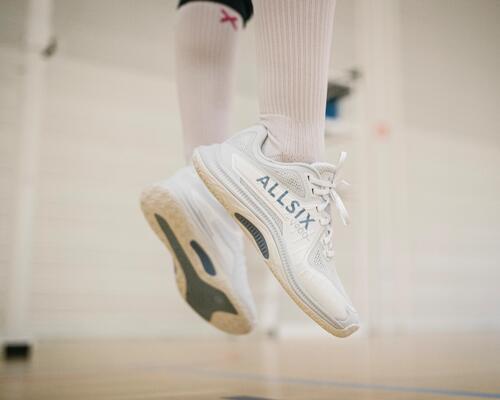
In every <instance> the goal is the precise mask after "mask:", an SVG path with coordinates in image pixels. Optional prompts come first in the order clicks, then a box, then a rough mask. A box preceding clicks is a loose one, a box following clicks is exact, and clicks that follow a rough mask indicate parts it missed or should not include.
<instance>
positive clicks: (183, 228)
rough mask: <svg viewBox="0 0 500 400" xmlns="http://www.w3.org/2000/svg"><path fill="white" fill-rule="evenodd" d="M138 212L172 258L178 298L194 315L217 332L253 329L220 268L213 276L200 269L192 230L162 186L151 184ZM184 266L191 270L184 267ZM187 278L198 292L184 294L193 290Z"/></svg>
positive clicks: (231, 332) (193, 230) (174, 199)
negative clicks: (217, 330) (172, 233)
mask: <svg viewBox="0 0 500 400" xmlns="http://www.w3.org/2000/svg"><path fill="white" fill-rule="evenodd" d="M141 209H142V212H143V214H144V216H145V218H146V220H147V222H148V224H149V226H150V227H151V229H152V230H153V231H154V232H155V234H156V236H158V238H159V239H160V240H161V241H162V243H163V244H164V245H165V247H166V248H167V249H168V251H169V252H170V254H171V255H172V259H173V262H174V270H175V279H176V283H177V287H178V289H179V292H180V294H181V296H182V298H183V299H184V300H185V301H186V302H187V303H188V304H189V305H190V306H191V308H192V309H193V310H194V311H195V312H196V313H197V314H198V315H200V316H201V317H202V318H204V319H205V320H206V321H207V322H209V323H210V324H212V325H213V326H215V327H216V328H218V329H220V330H221V331H224V332H226V333H230V334H235V335H242V334H246V333H249V332H250V331H251V330H252V327H253V321H252V320H251V318H250V315H251V314H250V313H249V312H247V309H246V307H245V306H244V305H243V304H241V302H239V301H238V299H237V297H236V296H235V295H234V293H233V292H232V290H231V285H230V282H229V280H228V279H227V277H226V276H225V275H224V273H223V271H221V270H220V268H219V269H218V270H217V273H216V274H215V275H214V274H213V272H212V271H209V272H207V271H206V269H205V268H204V267H203V263H202V259H201V258H200V256H199V250H198V249H197V248H196V246H193V245H192V241H193V238H196V230H195V228H194V227H193V226H192V224H191V223H190V222H189V216H188V215H187V212H186V211H185V209H184V207H183V206H182V204H181V202H180V201H178V200H177V198H176V197H175V196H174V195H173V194H172V193H171V192H170V191H169V190H168V189H166V188H165V187H163V186H160V185H153V186H151V187H150V188H148V189H146V190H144V191H143V193H142V195H141ZM169 230H170V231H171V232H175V238H174V242H171V240H172V237H171V238H170V240H169V238H168V237H167V235H166V233H165V232H166V231H167V232H169ZM197 239H198V240H197V242H196V243H197V245H198V246H199V244H198V242H200V244H201V246H202V247H204V248H205V249H206V248H208V246H205V244H204V243H202V240H201V239H200V238H197ZM175 240H176V241H175ZM174 246H175V247H176V248H175V249H174ZM179 246H180V247H181V248H182V251H181V254H179ZM197 251H198V253H197ZM182 253H184V254H182ZM186 257H187V259H188V260H186ZM182 263H184V264H182ZM187 265H189V266H190V267H191V266H192V268H186V266H187ZM188 279H191V281H196V282H195V284H196V287H195V289H198V290H193V289H191V290H190V292H189V293H188V289H189V287H193V283H192V282H188ZM190 283H191V285H190ZM199 288H201V289H203V290H200V289H199ZM211 288H213V289H211ZM197 291H198V292H197ZM214 310H215V311H214Z"/></svg>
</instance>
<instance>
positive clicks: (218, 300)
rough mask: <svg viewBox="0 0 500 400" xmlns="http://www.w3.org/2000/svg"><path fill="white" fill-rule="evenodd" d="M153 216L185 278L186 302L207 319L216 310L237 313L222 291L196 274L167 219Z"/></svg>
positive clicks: (156, 215) (208, 319)
mask: <svg viewBox="0 0 500 400" xmlns="http://www.w3.org/2000/svg"><path fill="white" fill-rule="evenodd" d="M155 218H156V221H157V222H158V225H159V226H160V228H161V230H162V231H163V233H164V234H165V237H166V239H167V240H168V242H169V243H170V246H171V248H172V250H173V252H174V253H175V257H176V258H177V261H178V263H179V266H180V267H181V268H182V271H183V272H184V276H185V278H186V302H187V303H188V304H189V305H190V306H191V307H192V308H193V310H194V311H196V313H197V314H199V315H200V316H201V317H202V318H203V319H205V320H207V321H210V319H211V318H212V315H213V313H215V312H217V311H221V312H226V313H229V314H235V315H236V314H238V311H237V310H236V308H234V306H233V304H232V303H231V301H230V300H229V299H228V298H227V296H226V295H225V294H224V293H223V292H222V291H220V290H219V289H217V288H215V287H213V286H211V285H209V284H208V283H206V282H205V281H203V280H202V279H201V278H200V277H199V276H198V274H197V273H196V270H195V269H194V267H193V264H192V263H191V261H190V260H189V257H188V256H187V254H186V252H185V251H184V249H183V248H182V246H181V244H180V242H179V240H178V239H177V237H176V236H175V234H174V232H173V231H172V229H171V228H170V225H169V224H168V223H167V221H166V220H165V219H164V218H162V217H161V216H160V215H158V214H155Z"/></svg>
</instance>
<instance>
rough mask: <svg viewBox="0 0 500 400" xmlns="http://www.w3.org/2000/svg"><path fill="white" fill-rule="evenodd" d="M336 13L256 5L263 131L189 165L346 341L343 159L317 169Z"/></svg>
mask: <svg viewBox="0 0 500 400" xmlns="http://www.w3.org/2000/svg"><path fill="white" fill-rule="evenodd" d="M334 6H335V1H334V0H314V1H306V0H259V1H258V3H257V7H256V17H257V29H256V31H257V50H258V65H259V69H260V82H259V101H260V107H261V110H260V111H261V115H260V124H258V125H256V126H253V127H250V128H248V129H245V130H243V131H242V132H240V133H238V134H236V135H234V136H232V137H231V138H230V139H228V140H226V142H224V143H223V144H220V145H219V144H215V145H212V146H202V147H200V148H198V149H196V150H195V152H194V155H193V164H194V167H195V168H196V171H197V172H198V174H199V175H200V177H201V178H202V180H203V182H204V183H205V185H207V187H208V188H209V189H210V191H211V192H212V193H213V194H214V195H215V197H216V198H217V199H218V200H219V201H220V203H221V204H222V205H223V206H224V207H225V208H226V210H227V211H228V212H229V213H230V215H232V216H233V217H234V218H235V220H236V221H238V223H239V224H240V225H241V227H242V228H243V229H244V230H245V232H246V233H247V234H248V235H249V237H250V238H251V240H252V241H254V243H255V245H256V247H257V249H258V251H260V253H261V254H262V256H263V258H264V259H265V260H266V263H267V264H268V266H269V268H270V269H271V270H272V271H273V273H274V276H275V277H276V278H277V279H278V281H279V282H280V283H281V285H282V286H283V288H284V289H285V291H286V292H287V293H288V294H289V295H290V297H291V298H292V299H293V300H294V301H295V302H296V303H297V305H298V306H299V307H301V308H302V309H303V310H304V312H305V313H306V314H307V315H309V316H310V317H311V318H312V319H313V320H314V321H316V322H317V323H318V324H319V325H320V326H322V327H323V328H324V329H326V330H327V331H328V332H330V333H332V334H333V335H336V336H339V337H346V336H349V335H351V334H352V333H354V332H355V331H356V330H357V329H358V327H359V317H358V314H357V312H356V310H355V308H354V306H353V304H352V302H351V300H350V299H349V296H348V295H347V292H346V291H345V289H344V287H343V285H342V283H341V281H340V279H339V277H338V275H337V273H336V270H335V265H334V254H335V253H334V251H333V220H332V215H331V214H332V211H333V210H334V209H336V210H337V211H338V214H339V216H340V219H341V220H342V221H343V222H344V223H347V220H348V214H347V210H346V208H345V206H344V203H343V201H342V198H341V196H340V193H339V192H338V188H339V186H340V184H341V183H342V181H341V180H339V178H338V176H339V170H340V167H341V165H342V163H343V161H344V159H345V153H343V154H342V155H341V157H340V159H339V161H338V163H337V164H336V165H331V164H328V163H326V162H318V161H319V160H321V159H322V154H323V151H324V139H323V134H324V132H323V129H324V120H325V103H326V91H327V74H328V64H329V55H330V45H331V33H332V25H333V13H334ZM298 161H300V162H298ZM307 164H308V165H307Z"/></svg>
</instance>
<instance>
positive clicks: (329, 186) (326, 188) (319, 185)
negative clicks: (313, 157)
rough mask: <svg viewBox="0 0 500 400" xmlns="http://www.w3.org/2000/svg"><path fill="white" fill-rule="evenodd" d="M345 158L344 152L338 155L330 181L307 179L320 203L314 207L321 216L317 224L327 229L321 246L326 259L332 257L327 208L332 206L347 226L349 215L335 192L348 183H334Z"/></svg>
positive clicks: (343, 181)
mask: <svg viewBox="0 0 500 400" xmlns="http://www.w3.org/2000/svg"><path fill="white" fill-rule="evenodd" d="M346 157H347V153H346V152H345V151H343V152H342V153H340V157H339V160H338V162H337V165H336V166H335V169H334V170H333V172H332V177H331V179H319V178H315V177H314V176H311V177H310V178H309V181H310V182H311V184H312V185H314V188H313V194H314V195H315V196H318V197H319V198H320V199H321V203H320V204H319V205H317V206H316V209H317V210H318V212H319V213H320V215H321V218H320V219H319V223H320V224H321V225H322V226H326V227H327V228H326V232H325V233H324V235H323V237H322V241H323V244H324V245H325V256H326V257H327V258H332V257H333V255H334V251H333V240H332V238H333V228H332V217H331V214H330V212H328V211H327V208H328V206H329V205H330V204H334V205H335V207H336V208H337V210H338V212H339V215H340V218H341V220H342V222H343V224H344V225H347V224H348V223H349V213H348V212H347V209H346V207H345V205H344V201H343V200H342V198H341V197H340V194H339V193H338V192H337V189H338V188H339V186H340V185H345V186H349V182H347V181H346V180H341V181H339V182H337V181H336V178H337V175H338V171H339V169H340V168H341V166H342V164H343V163H344V161H345V159H346Z"/></svg>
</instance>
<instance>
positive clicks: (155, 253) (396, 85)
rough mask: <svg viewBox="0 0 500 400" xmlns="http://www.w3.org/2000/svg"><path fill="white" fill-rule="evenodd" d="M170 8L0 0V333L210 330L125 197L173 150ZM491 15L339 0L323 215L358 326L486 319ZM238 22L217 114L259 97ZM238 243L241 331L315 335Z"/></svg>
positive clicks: (491, 300) (168, 0) (460, 3)
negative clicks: (334, 182) (330, 165)
mask: <svg viewBox="0 0 500 400" xmlns="http://www.w3.org/2000/svg"><path fill="white" fill-rule="evenodd" d="M175 10H176V2H175V1H173V0H147V1H141V2H138V1H133V0H121V1H116V0H115V1H113V0H85V1H83V0H31V1H28V0H0V336H1V338H2V339H3V340H4V341H9V340H14V339H15V340H28V341H33V342H35V343H36V342H41V341H44V340H56V339H57V340H58V339H65V340H66V339H87V338H91V339H95V338H113V339H114V338H117V339H119V338H158V337H159V338H177V337H188V336H193V337H199V336H202V337H210V336H212V337H224V336H223V334H221V333H219V332H217V331H216V330H215V329H213V328H212V327H211V326H209V325H208V324H206V323H205V322H203V321H202V320H201V319H200V318H199V317H198V316H197V315H195V314H194V313H193V312H191V311H190V310H189V308H188V306H187V305H186V304H185V303H184V302H183V301H182V300H181V298H180V296H179V295H178V293H177V288H176V286H175V284H174V279H173V268H172V261H171V258H170V256H169V255H168V254H167V252H166V251H165V249H164V248H163V246H162V244H161V243H160V242H159V241H158V240H157V238H155V237H154V235H153V233H152V232H151V231H150V229H149V227H148V226H147V224H146V222H145V220H144V219H143V216H142V214H141V211H140V208H139V201H138V197H139V193H140V191H141V189H142V188H143V187H145V186H146V185H148V184H149V183H151V182H154V181H158V180H161V179H164V178H166V177H167V176H169V175H170V174H172V173H173V172H174V171H176V170H177V169H178V168H179V167H181V166H182V165H183V163H184V160H183V152H182V133H181V129H180V118H179V110H178V106H177V101H176V92H175V77H174V71H173V64H174V63H173V28H174V19H175ZM499 21H500V2H499V1H497V0H475V1H470V0H419V1H415V0H381V1H370V0H338V2H337V11H336V20H335V28H334V40H333V48H332V60H331V83H335V82H337V83H338V82H340V83H342V84H346V85H347V86H348V87H349V89H350V93H349V95H347V96H345V97H344V98H342V99H341V100H340V101H339V102H338V104H336V107H337V113H336V116H335V118H329V119H328V121H327V132H326V135H327V146H328V157H329V161H332V162H333V161H335V160H336V158H337V156H338V153H339V152H340V151H341V150H346V151H347V152H348V154H349V158H348V162H347V165H346V169H345V171H344V175H343V176H344V177H345V178H346V179H348V180H349V181H350V182H351V183H352V186H351V189H350V192H349V194H348V198H347V204H348V208H349V210H350V214H351V216H352V220H353V222H352V224H351V225H350V226H348V227H343V226H341V225H340V224H339V225H338V226H337V227H336V229H337V244H336V254H337V268H338V271H339V274H340V276H341V277H342V279H343V281H344V282H345V286H346V287H347V290H348V292H350V293H351V295H352V298H353V302H354V304H356V305H357V308H358V309H359V311H360V314H361V318H362V320H363V326H362V329H361V330H360V331H359V332H358V333H357V334H356V336H359V337H364V336H377V335H402V334H414V333H453V334H457V333H476V332H493V333H494V332H500V290H499V289H498V282H499V280H500V268H499V267H500V205H499V200H498V199H499V196H500V116H499V104H500V76H499V74H498V72H499V71H500V52H499V47H498V39H499V38H500V24H499ZM253 29H254V26H253V23H252V22H250V23H249V25H248V26H247V29H245V31H244V32H243V33H242V34H241V37H240V40H241V43H240V47H239V53H238V58H237V78H236V86H235V89H236V94H235V102H234V113H233V120H232V128H233V130H234V131H236V130H238V129H240V128H244V127H246V126H248V125H250V124H251V123H253V122H254V121H255V119H256V115H257V112H258V105H257V99H256V86H257V85H256V80H257V77H256V68H255V56H254V38H253ZM353 71H355V73H353ZM353 76H354V77H355V78H356V79H350V78H349V77H351V78H352V77H353ZM346 77H347V78H346ZM346 82H347V83H346ZM193 113H196V110H193ZM247 257H248V259H249V262H248V264H249V275H250V279H251V285H252V288H253V291H254V295H255V297H256V299H257V303H258V311H259V315H260V320H259V324H258V327H257V330H256V332H255V333H252V334H251V337H252V336H259V335H267V334H271V335H274V336H277V337H283V338H286V337H313V336H324V335H327V334H326V333H324V332H323V331H322V329H321V328H319V327H317V326H316V325H315V324H314V323H313V322H311V321H310V320H309V319H308V318H307V317H306V316H305V315H304V314H303V313H302V312H301V311H299V310H298V308H297V307H296V306H295V304H294V303H293V302H292V301H291V300H290V299H289V298H288V296H286V295H285V293H284V292H283V291H282V290H281V288H280V287H278V286H277V284H276V283H275V282H274V279H273V278H272V277H271V274H270V273H269V271H268V270H267V269H266V267H265V265H264V264H263V263H262V262H261V261H260V259H259V257H258V255H257V254H256V252H255V251H254V250H253V248H250V246H248V249H247ZM241 340H246V339H241Z"/></svg>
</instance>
